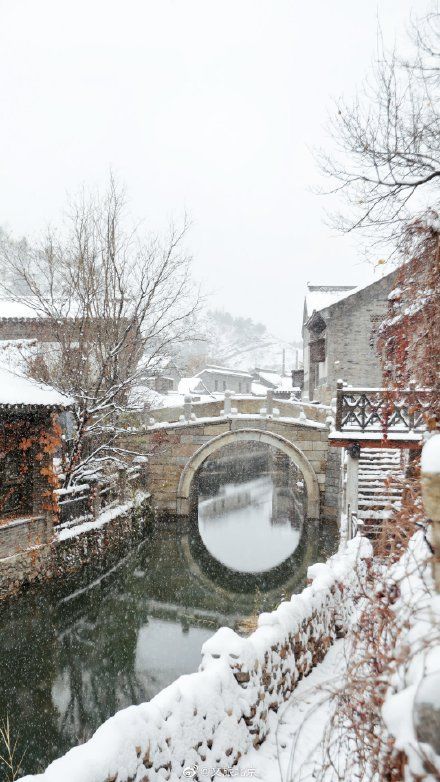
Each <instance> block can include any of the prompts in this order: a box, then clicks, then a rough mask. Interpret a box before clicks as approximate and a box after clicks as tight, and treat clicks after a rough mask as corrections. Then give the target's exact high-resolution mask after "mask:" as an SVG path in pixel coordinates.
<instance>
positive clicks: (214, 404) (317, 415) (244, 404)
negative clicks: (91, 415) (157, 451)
mask: <svg viewBox="0 0 440 782" xmlns="http://www.w3.org/2000/svg"><path fill="white" fill-rule="evenodd" d="M226 400H229V404H230V409H231V410H235V411H236V414H238V415H243V414H249V415H259V414H260V411H261V410H262V408H264V407H265V406H266V404H267V397H256V396H247V397H246V396H234V395H233V394H230V395H229V394H228V393H227V394H226V396H225V399H213V400H212V401H209V402H206V401H203V402H194V401H191V414H192V415H194V417H195V418H196V419H197V418H215V417H217V416H218V417H221V416H222V411H223V410H224V409H225V403H226V405H228V402H227V401H226ZM273 405H274V407H275V408H276V409H277V410H278V411H279V416H280V417H281V418H299V417H300V415H301V413H303V414H304V417H305V418H308V419H309V420H311V421H316V422H317V423H325V421H326V418H327V417H328V416H329V414H330V413H331V409H330V407H328V406H327V405H320V404H313V403H311V402H302V401H301V402H300V401H295V400H286V399H275V398H274V399H273ZM182 415H184V406H182V405H179V406H176V407H159V408H155V409H150V410H146V412H145V417H146V418H147V422H149V419H150V418H151V419H154V421H156V422H157V423H164V422H165V421H167V422H169V423H175V422H177V421H179V419H180V417H181V416H182Z"/></svg>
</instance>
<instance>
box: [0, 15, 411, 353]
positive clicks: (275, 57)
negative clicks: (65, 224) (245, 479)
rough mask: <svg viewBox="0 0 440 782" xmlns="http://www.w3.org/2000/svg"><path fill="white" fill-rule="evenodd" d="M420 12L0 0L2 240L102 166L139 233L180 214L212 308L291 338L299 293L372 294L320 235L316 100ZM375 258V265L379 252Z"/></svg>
mask: <svg viewBox="0 0 440 782" xmlns="http://www.w3.org/2000/svg"><path fill="white" fill-rule="evenodd" d="M425 7H426V3H425V0H332V2H329V0H314V2H311V1H310V0H0V95H1V104H0V105H1V109H0V111H1V116H0V225H3V226H4V227H6V228H8V229H9V230H10V231H11V232H12V233H13V234H14V235H15V236H21V235H23V234H33V233H35V232H38V231H40V230H41V229H43V228H44V225H45V224H47V223H48V222H52V223H56V222H57V220H58V219H59V217H60V214H61V212H62V209H63V207H64V205H65V203H66V195H67V193H72V192H73V193H74V192H75V191H77V190H78V189H79V188H80V187H81V186H82V185H83V184H86V185H88V186H90V187H92V188H94V187H96V186H99V185H100V184H101V183H102V182H103V181H104V180H105V179H106V177H107V174H108V171H109V168H110V167H111V168H112V169H113V171H114V172H115V173H116V174H117V175H118V177H119V178H120V180H121V181H122V182H123V183H124V184H125V185H126V188H127V191H128V194H129V196H130V207H131V210H132V212H133V214H134V216H135V217H136V218H146V221H147V224H148V225H149V226H151V227H152V228H155V229H161V228H163V227H164V226H166V224H167V222H168V221H169V219H170V218H171V217H179V215H182V213H183V212H184V211H185V210H186V211H187V212H188V214H189V215H190V217H191V219H192V221H193V227H192V230H191V234H190V238H189V246H190V249H191V251H192V253H193V255H194V271H195V276H196V277H197V278H198V279H200V280H203V283H204V285H205V288H206V289H208V290H210V291H211V292H212V305H213V306H216V307H220V308H223V309H227V310H229V311H231V312H232V313H234V314H240V315H243V316H248V317H252V318H254V319H257V320H262V321H263V322H265V323H266V324H267V326H268V327H269V328H270V329H271V330H272V331H273V332H275V333H277V334H279V335H280V336H282V337H284V338H287V339H289V338H292V339H294V338H296V337H297V336H298V334H299V328H300V321H301V314H302V301H303V295H304V290H305V285H306V283H307V281H311V282H313V283H327V284H328V283H333V282H337V283H346V284H348V283H354V284H360V283H363V282H365V281H366V280H367V279H369V278H371V275H372V271H371V269H370V267H368V266H366V265H365V264H363V263H362V258H361V253H360V251H359V250H360V244H359V237H350V238H347V237H345V238H341V237H337V236H335V235H334V234H333V233H332V231H331V230H330V229H329V228H328V227H327V226H326V224H325V210H326V209H328V208H331V201H330V200H329V199H328V198H324V197H322V196H317V195H315V194H313V193H312V192H311V191H310V188H311V187H312V186H313V185H316V184H317V182H318V180H319V175H318V172H317V167H316V163H315V161H314V159H313V156H312V154H311V151H310V150H311V149H312V148H313V147H314V146H318V145H320V146H324V147H325V146H326V145H327V144H328V143H329V139H328V137H327V132H326V130H325V125H326V121H327V115H328V111H329V109H330V108H331V105H332V99H333V98H335V97H338V96H340V95H341V94H344V95H345V96H347V97H349V96H350V95H351V94H353V92H354V90H355V88H356V85H357V84H359V83H360V81H361V80H362V77H363V76H364V74H365V73H366V72H367V71H368V68H369V66H370V64H371V61H372V59H373V58H374V54H375V51H376V41H377V19H378V17H379V19H380V22H381V26H382V30H383V33H384V37H385V40H386V41H387V42H389V43H390V44H391V45H392V43H393V41H394V38H395V36H396V35H397V36H401V35H402V32H403V31H404V29H405V25H406V24H407V22H408V20H409V16H410V12H411V9H412V8H413V9H415V10H417V11H418V12H421V11H423V9H424V8H425ZM378 257H380V249H378Z"/></svg>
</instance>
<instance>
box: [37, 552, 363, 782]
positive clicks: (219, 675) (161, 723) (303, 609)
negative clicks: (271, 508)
mask: <svg viewBox="0 0 440 782" xmlns="http://www.w3.org/2000/svg"><path fill="white" fill-rule="evenodd" d="M370 558H371V546H370V544H369V543H368V541H366V540H365V539H362V538H356V539H354V540H351V541H350V542H349V543H347V544H345V546H344V548H343V550H341V551H340V552H339V553H338V554H335V555H334V556H333V557H331V558H330V559H329V560H328V561H327V563H326V564H316V565H313V566H312V567H311V568H310V569H309V586H308V587H307V588H306V589H304V590H303V592H302V593H301V594H299V595H294V596H293V597H292V598H291V599H290V600H288V601H283V602H282V603H281V605H280V606H279V607H278V608H277V609H276V610H275V611H273V612H272V613H266V614H262V615H261V616H260V617H259V620H258V627H257V629H256V630H255V631H254V632H253V633H252V634H251V635H250V636H249V637H247V638H244V637H241V636H239V635H237V634H236V633H235V632H234V631H233V630H231V629H230V628H222V629H220V630H218V631H217V633H215V635H214V636H213V637H212V638H211V639H210V640H209V641H207V642H206V643H205V644H204V646H203V649H202V663H201V665H200V669H199V671H198V672H197V673H194V674H190V675H187V676H182V677H180V679H178V680H177V681H176V682H174V683H173V684H172V685H170V686H169V687H167V688H166V689H165V690H163V691H162V692H160V693H159V694H158V695H157V696H156V697H155V698H153V699H152V700H151V701H150V702H149V703H143V704H141V705H139V706H131V707H129V708H128V709H124V710H122V711H120V712H118V713H117V714H116V715H115V716H114V717H112V718H111V719H109V720H107V722H105V723H104V724H103V725H102V726H101V727H100V728H99V729H98V730H97V731H96V733H95V734H94V736H93V737H92V738H91V739H90V741H88V742H87V743H86V744H83V745H82V746H79V747H76V748H74V749H72V750H71V751H70V752H68V753H67V754H66V755H65V756H64V757H62V758H60V759H58V760H56V761H54V762H53V763H52V764H51V765H50V766H49V767H48V768H47V770H46V771H45V772H44V773H43V774H37V775H31V776H27V777H24V778H23V780H22V782H60V780H63V782H159V781H160V782H164V780H170V781H174V780H179V779H183V778H191V777H192V778H195V779H197V778H200V779H212V778H214V777H215V773H216V770H218V769H228V770H231V769H233V768H234V767H235V766H236V765H237V763H238V762H239V760H240V758H241V757H242V756H243V755H244V754H245V753H246V752H247V751H248V750H249V749H250V748H252V747H256V746H258V745H259V744H261V742H263V741H264V739H265V736H266V734H267V731H268V719H267V717H268V712H269V711H270V710H273V711H277V710H278V708H279V707H280V706H281V704H283V703H284V702H285V701H287V700H288V699H289V698H290V696H291V694H292V692H293V690H294V689H295V687H296V684H297V683H298V681H299V680H300V679H302V678H303V677H304V676H307V675H308V673H309V672H310V671H311V670H312V669H313V667H314V666H315V665H316V664H317V663H318V662H319V661H321V660H322V659H323V657H324V655H325V654H326V652H327V650H328V649H329V647H330V646H331V644H332V643H333V641H334V640H335V639H336V638H337V637H339V636H341V635H342V634H343V633H344V631H345V627H346V621H347V619H348V616H349V615H350V613H351V611H352V609H353V604H354V600H355V599H356V595H357V593H358V592H359V585H360V583H362V581H363V580H364V578H365V577H366V574H367V570H368V563H369V561H370ZM210 770H211V771H210ZM199 772H200V773H199Z"/></svg>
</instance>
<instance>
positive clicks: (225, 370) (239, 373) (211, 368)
mask: <svg viewBox="0 0 440 782" xmlns="http://www.w3.org/2000/svg"><path fill="white" fill-rule="evenodd" d="M205 373H207V374H209V375H234V376H236V377H245V378H249V380H251V379H252V375H251V374H250V373H249V372H246V370H243V369H231V368H230V367H218V366H215V365H214V364H208V365H207V366H206V367H205V368H204V369H202V370H201V371H200V372H198V373H197V377H200V375H203V374H205Z"/></svg>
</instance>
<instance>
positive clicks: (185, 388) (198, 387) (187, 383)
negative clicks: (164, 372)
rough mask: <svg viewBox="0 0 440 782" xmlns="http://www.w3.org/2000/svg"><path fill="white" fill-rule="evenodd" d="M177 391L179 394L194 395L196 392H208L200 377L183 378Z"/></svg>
mask: <svg viewBox="0 0 440 782" xmlns="http://www.w3.org/2000/svg"><path fill="white" fill-rule="evenodd" d="M177 390H178V392H179V394H194V393H196V392H202V391H206V389H205V387H204V385H203V383H202V381H201V380H200V378H199V377H198V375H196V376H195V377H182V379H181V380H179V385H178V386H177Z"/></svg>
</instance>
